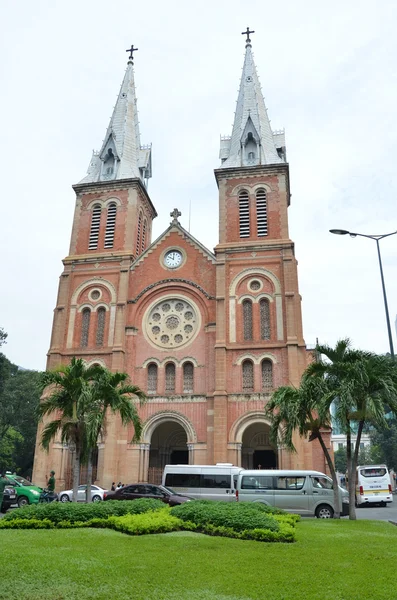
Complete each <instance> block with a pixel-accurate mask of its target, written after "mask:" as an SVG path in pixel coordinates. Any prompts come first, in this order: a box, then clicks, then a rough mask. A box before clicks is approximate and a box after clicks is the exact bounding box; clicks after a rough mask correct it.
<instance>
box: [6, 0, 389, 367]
mask: <svg viewBox="0 0 397 600" xmlns="http://www.w3.org/2000/svg"><path fill="white" fill-rule="evenodd" d="M380 6H381V8H377V7H375V3H374V2H373V0H349V1H346V0H333V2H318V0H313V1H312V0H303V2H296V0H284V1H283V2H263V0H250V2H238V1H236V0H218V1H217V2H216V1H214V0H212V1H211V2H210V1H209V0H201V1H200V2H187V1H182V0H179V1H176V0H167V1H166V2H160V1H150V0H147V1H146V2H145V3H142V2H137V1H136V0H128V1H127V0H113V1H112V2H109V1H107V2H105V1H104V0H95V1H91V0H83V1H82V0H80V1H76V0H68V1H67V2H65V1H56V0H51V1H43V0H36V1H35V2H32V1H31V0H19V1H18V2H4V3H3V4H2V18H1V25H0V39H1V42H0V43H1V45H2V47H1V56H2V60H1V62H0V73H1V83H2V85H1V95H0V108H1V122H2V128H1V129H2V143H1V149H0V160H1V164H2V182H1V238H0V249H1V258H0V285H1V294H0V326H2V327H4V329H5V330H6V331H7V332H8V334H9V337H8V344H7V345H6V346H5V347H4V348H3V350H4V352H5V353H6V354H7V356H8V357H9V358H10V359H11V360H12V361H13V362H15V363H17V364H19V365H21V366H23V367H27V368H34V369H44V368H45V364H46V352H47V351H48V348H49V341H50V332H51V326H52V312H53V309H54V307H55V302H56V294H57V287H58V278H59V276H60V274H61V272H62V263H61V260H62V258H64V257H65V256H66V255H67V253H68V250H69V239H70V233H71V225H72V217H73V211H74V203H75V195H74V192H73V190H72V188H71V185H72V184H74V183H77V182H78V181H79V180H80V179H82V177H84V175H85V173H86V169H87V166H88V164H89V160H90V157H91V152H92V149H93V148H95V149H99V148H100V146H101V142H102V139H103V137H104V135H105V131H106V127H107V125H108V121H109V118H110V115H111V113H112V109H113V106H114V103H115V101H116V97H117V94H118V91H119V87H120V84H121V81H122V78H123V75H124V70H125V67H126V60H127V54H126V53H125V49H126V48H128V47H129V46H130V45H131V44H134V45H135V46H137V47H138V48H139V52H137V53H136V55H135V78H136V84H137V95H138V108H139V118H140V128H141V142H142V143H144V144H145V143H149V142H152V143H153V178H152V179H151V180H150V183H149V193H150V196H151V198H152V201H153V203H154V205H155V206H156V208H157V211H158V213H159V216H158V218H157V219H156V220H155V222H154V231H153V239H155V238H156V237H157V236H158V235H160V234H161V232H162V231H163V230H164V229H166V228H167V227H168V224H169V222H170V217H169V213H170V211H171V210H172V209H173V208H174V207H178V208H179V209H180V210H181V211H182V217H181V223H182V225H183V226H184V227H186V228H188V212H189V203H190V202H191V207H192V213H191V233H192V234H193V235H194V236H195V237H196V238H198V239H199V240H200V241H201V242H202V243H203V244H204V245H206V246H207V247H208V248H209V249H211V250H212V249H213V247H214V246H215V245H216V243H217V236H218V191H217V186H216V183H215V178H214V174H213V169H214V168H217V167H218V166H219V158H218V153H219V136H220V134H223V135H224V134H230V133H231V130H232V123H233V115H234V108H235V103H236V100H237V91H238V86H239V81H240V75H241V69H242V65H243V58H244V38H243V36H242V35H240V32H241V31H243V30H244V29H245V28H246V27H247V25H249V26H250V28H251V29H254V30H255V34H254V35H253V36H252V42H253V52H254V58H255V62H256V66H257V69H258V73H259V76H260V79H261V84H262V88H263V92H264V96H265V102H266V105H267V108H268V113H269V116H270V118H271V124H272V127H273V129H279V128H282V127H285V129H286V140H287V157H288V161H289V163H290V169H291V172H290V175H291V192H292V201H291V207H290V209H289V219H290V221H289V222H290V237H291V238H292V239H293V240H294V241H295V244H296V246H295V248H296V256H297V258H298V261H299V281H300V292H301V294H302V297H303V304H302V306H303V330H304V336H305V339H306V342H307V344H313V343H315V340H316V338H318V339H319V340H320V341H321V342H324V343H329V344H334V343H335V342H336V341H337V340H338V339H339V338H341V337H345V336H349V337H351V338H352V340H353V342H354V344H355V346H357V347H360V348H365V349H368V350H373V351H376V352H386V351H387V350H388V348H389V345H388V338H387V329H386V321H385V312H384V306H383V299H382V288H381V282H380V275H379V267H378V262H377V260H378V259H377V254H376V245H375V242H372V241H371V240H367V239H364V238H355V239H352V238H350V237H348V236H345V237H340V236H334V235H331V234H329V233H328V230H329V229H331V228H337V227H339V228H344V229H349V230H351V231H359V232H362V233H386V232H391V231H394V230H396V229H397V215H396V198H397V184H396V177H395V173H396V165H395V163H396V158H397V143H396V142H397V128H396V114H397V75H396V73H397V69H396V64H397V36H396V34H395V28H396V22H397V2H396V1H395V0H383V1H382V2H381V3H380ZM396 246H397V235H396V236H394V237H390V238H388V239H385V240H384V241H383V242H382V244H381V248H382V258H383V263H384V273H385V281H386V287H387V293H388V300H389V310H390V317H391V321H392V329H393V337H394V340H395V325H394V321H395V317H396V313H397V256H396Z"/></svg>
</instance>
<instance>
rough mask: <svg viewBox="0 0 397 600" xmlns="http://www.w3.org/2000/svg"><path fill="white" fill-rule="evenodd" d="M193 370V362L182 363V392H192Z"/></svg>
mask: <svg viewBox="0 0 397 600" xmlns="http://www.w3.org/2000/svg"><path fill="white" fill-rule="evenodd" d="M193 377H194V370H193V364H192V363H191V362H186V363H184V365H183V393H184V394H191V393H193V385H194V380H193Z"/></svg>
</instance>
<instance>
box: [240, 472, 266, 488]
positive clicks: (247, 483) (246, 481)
mask: <svg viewBox="0 0 397 600" xmlns="http://www.w3.org/2000/svg"><path fill="white" fill-rule="evenodd" d="M241 489H242V490H271V489H273V477H271V476H266V475H256V476H255V477H252V476H251V477H248V476H245V477H242V479H241Z"/></svg>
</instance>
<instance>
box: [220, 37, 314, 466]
mask: <svg viewBox="0 0 397 600" xmlns="http://www.w3.org/2000/svg"><path fill="white" fill-rule="evenodd" d="M252 33H254V32H253V31H250V30H249V28H247V31H245V32H243V35H245V36H246V41H245V57H244V66H243V71H242V76H241V81H240V88H239V94H238V99H237V106H236V112H235V116H234V124H233V130H232V134H231V136H225V137H221V147H220V159H221V166H220V168H218V169H216V170H215V178H216V181H217V184H218V188H219V243H218V245H217V246H216V248H215V254H216V258H217V263H216V265H217V266H216V269H217V293H216V303H217V317H216V322H217V340H216V347H215V355H216V383H215V385H216V387H215V390H216V391H215V394H214V431H215V432H216V435H215V438H214V462H223V461H225V460H226V461H228V462H233V463H234V464H249V463H248V462H246V463H245V462H244V461H245V460H246V459H247V457H245V458H244V456H242V446H241V444H240V445H239V444H238V443H236V442H235V439H234V440H233V443H232V442H230V440H231V439H233V436H231V434H230V427H231V425H232V424H233V423H236V422H239V419H242V423H247V424H248V423H249V422H250V421H249V417H248V416H247V417H245V416H244V414H248V415H249V414H252V415H255V414H256V415H258V418H262V417H259V415H261V414H263V408H264V406H265V404H266V401H267V399H268V398H269V397H270V395H271V393H272V391H273V389H274V388H276V387H278V386H280V385H288V384H294V385H298V384H299V381H300V378H301V374H302V372H303V370H304V368H305V366H306V348H305V342H304V340H303V335H302V318H301V297H300V295H299V290H298V275H297V261H296V259H295V252H294V243H293V242H292V241H291V239H290V238H289V231H288V212H287V211H288V206H289V204H290V184H289V166H288V163H287V161H286V147H285V134H284V131H273V130H272V129H271V126H270V121H269V118H268V113H267V109H266V106H265V101H264V98H263V94H262V90H261V87H260V84H259V79H258V75H257V71H256V67H255V63H254V59H253V55H252V44H251V39H250V35H251V34H252ZM244 419H246V420H245V421H244ZM252 419H254V416H253V417H252ZM244 426H245V425H243V424H242V425H241V431H243V427H244ZM246 426H248V425H246ZM253 427H254V425H253ZM264 427H266V426H265V425H264ZM263 431H264V433H263V435H266V430H265V429H264V430H263ZM225 448H227V451H225ZM299 456H301V454H299ZM247 460H248V459H247ZM289 460H291V459H290V458H289V457H287V456H285V457H284V458H283V459H282V458H281V456H278V459H277V461H278V465H280V464H281V463H282V464H283V466H286V467H288V466H289V464H288V461H289ZM299 460H301V459H300V458H299ZM296 466H298V465H296ZM300 466H303V463H302V465H300Z"/></svg>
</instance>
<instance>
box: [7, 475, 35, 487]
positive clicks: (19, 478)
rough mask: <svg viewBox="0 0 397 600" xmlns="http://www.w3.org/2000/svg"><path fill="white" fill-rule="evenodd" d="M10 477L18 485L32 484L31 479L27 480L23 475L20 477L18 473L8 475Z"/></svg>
mask: <svg viewBox="0 0 397 600" xmlns="http://www.w3.org/2000/svg"><path fill="white" fill-rule="evenodd" d="M10 478H11V479H14V480H15V481H16V482H17V483H19V484H20V485H33V484H32V482H31V481H28V480H27V479H25V478H24V477H20V476H19V475H10Z"/></svg>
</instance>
